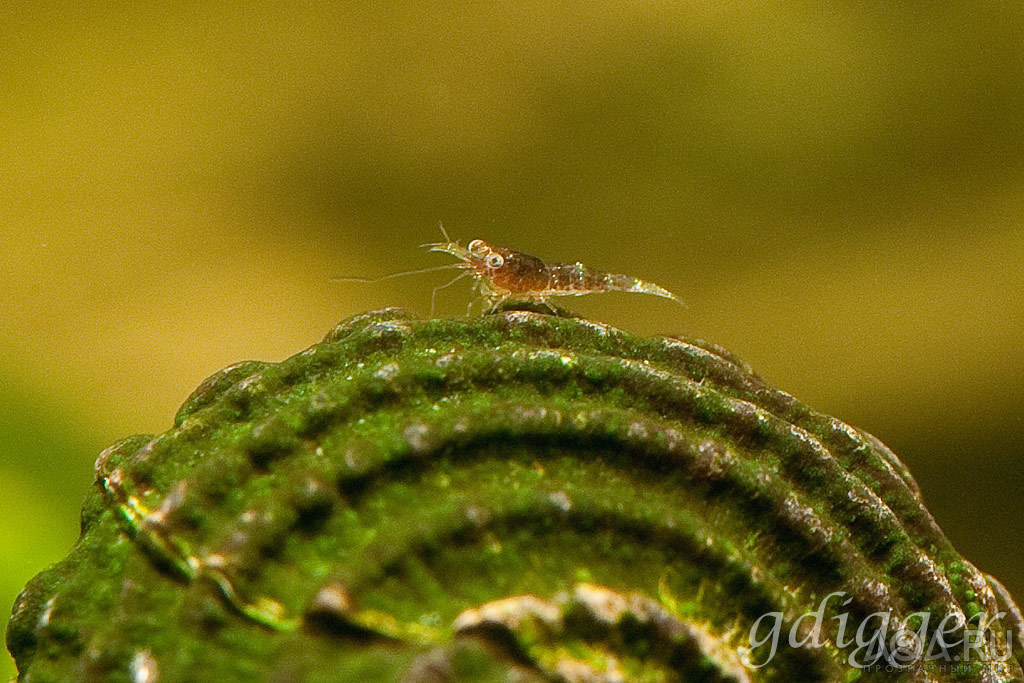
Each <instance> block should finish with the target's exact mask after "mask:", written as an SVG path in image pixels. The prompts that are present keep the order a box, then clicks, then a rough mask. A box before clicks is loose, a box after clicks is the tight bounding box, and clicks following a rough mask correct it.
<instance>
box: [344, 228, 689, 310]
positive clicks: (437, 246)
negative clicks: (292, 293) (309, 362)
mask: <svg viewBox="0 0 1024 683" xmlns="http://www.w3.org/2000/svg"><path fill="white" fill-rule="evenodd" d="M441 233H442V234H443V235H444V238H445V241H444V242H435V243H431V244H424V245H422V246H424V247H428V248H429V249H430V251H439V252H443V253H445V254H451V255H452V256H454V257H455V258H457V259H459V263H451V264H447V265H442V266H434V267H431V268H420V269H418V270H410V271H405V272H401V273H392V274H391V275H385V276H384V277H381V278H377V279H376V280H365V279H361V278H339V280H341V281H348V282H378V281H380V280H387V279H390V278H394V277H402V276H405V275H412V274H415V273H426V272H432V271H437V270H449V269H456V270H461V271H463V272H461V273H459V275H457V276H456V277H455V278H454V279H452V280H450V281H449V282H447V283H445V284H443V285H440V286H438V287H435V288H434V290H433V292H431V295H430V312H431V315H433V312H434V299H435V297H436V296H437V292H438V291H440V290H442V289H444V288H445V287H448V286H450V285H453V284H455V283H456V282H458V281H459V280H461V279H462V278H464V277H467V276H472V278H473V279H474V280H475V281H476V286H477V289H478V290H479V291H480V293H481V295H482V296H483V297H484V299H485V300H486V301H487V303H488V304H489V306H488V309H487V310H488V312H493V311H496V310H497V309H498V307H499V306H501V304H503V303H504V302H506V301H509V300H512V301H532V302H536V303H539V304H542V305H544V306H548V307H551V304H549V303H548V297H555V296H582V295H584V294H596V293H600V292H634V293H637V294H651V295H654V296H660V297H663V298H665V299H671V300H672V301H675V302H676V303H678V304H680V305H684V304H683V302H682V301H680V300H679V298H678V297H677V296H676V295H675V294H673V293H672V292H670V291H668V290H667V289H665V288H664V287H660V286H658V285H656V284H654V283H653V282H647V281H646V280H641V279H639V278H635V277H630V276H628V275H619V274H616V273H606V272H604V271H601V270H597V269H595V268H591V267H589V266H585V265H583V264H582V263H552V264H547V263H545V262H544V261H542V260H540V259H539V258H537V257H536V256H531V255H530V254H526V253H523V252H521V251H515V250H513V249H507V248H505V247H496V246H492V245H490V244H488V243H487V242H484V241H483V240H479V239H476V240H473V241H472V242H470V243H469V245H468V246H465V247H464V246H462V245H461V244H459V243H458V242H455V241H453V240H452V239H451V238H450V237H448V233H447V232H446V231H445V229H444V226H441ZM551 308H552V310H553V307H551Z"/></svg>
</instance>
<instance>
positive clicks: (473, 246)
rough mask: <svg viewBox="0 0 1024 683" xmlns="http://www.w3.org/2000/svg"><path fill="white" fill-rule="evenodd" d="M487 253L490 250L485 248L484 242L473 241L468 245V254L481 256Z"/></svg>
mask: <svg viewBox="0 0 1024 683" xmlns="http://www.w3.org/2000/svg"><path fill="white" fill-rule="evenodd" d="M488 251H490V248H489V247H488V246H487V243H486V242H484V241H483V240H473V241H472V242H470V243H469V252H470V253H471V254H476V255H477V256H483V255H484V254H486V253H487V252H488Z"/></svg>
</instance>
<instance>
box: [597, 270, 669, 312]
mask: <svg viewBox="0 0 1024 683" xmlns="http://www.w3.org/2000/svg"><path fill="white" fill-rule="evenodd" d="M604 288H605V289H607V290H610V291H615V292H632V293H635V294H653V295H654V296H660V297H663V298H665V299H671V300H672V301H675V302H676V303H678V304H679V305H681V306H685V305H686V304H684V303H683V302H682V301H680V300H679V297H677V296H676V295H675V294H673V293H672V292H670V291H668V290H667V289H665V288H664V287H661V286H659V285H656V284H654V283H653V282H647V281H646V280H641V279H639V278H635V277H629V276H628V275H617V274H614V273H609V274H607V275H605V276H604Z"/></svg>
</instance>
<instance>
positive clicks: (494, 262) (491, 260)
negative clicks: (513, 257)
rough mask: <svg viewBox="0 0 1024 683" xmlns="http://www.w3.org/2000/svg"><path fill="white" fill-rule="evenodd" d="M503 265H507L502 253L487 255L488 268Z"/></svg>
mask: <svg viewBox="0 0 1024 683" xmlns="http://www.w3.org/2000/svg"><path fill="white" fill-rule="evenodd" d="M503 265H505V259H504V258H502V256H501V254H491V255H490V256H488V257H487V267H488V268H501V267H502V266H503Z"/></svg>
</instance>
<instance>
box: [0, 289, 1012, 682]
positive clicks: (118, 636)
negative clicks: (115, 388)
mask: <svg viewBox="0 0 1024 683" xmlns="http://www.w3.org/2000/svg"><path fill="white" fill-rule="evenodd" d="M515 308H516V307H514V306H507V307H506V310H502V311H500V312H498V313H495V314H492V315H486V316H481V317H476V318H461V319H432V320H417V319H413V318H411V317H410V316H408V315H407V314H405V313H403V312H402V311H399V310H397V309H387V310H384V311H378V312H373V313H369V314H365V315H361V316H356V317H354V318H351V319H349V320H346V321H344V322H343V323H342V324H340V325H339V326H338V327H337V328H336V329H334V330H332V331H331V332H330V333H329V334H328V335H327V336H326V337H325V338H324V340H323V341H322V342H320V343H318V344H315V345H314V346H312V347H310V348H308V349H306V350H305V351H303V352H301V353H299V354H297V355H295V356H293V357H291V358H289V359H287V360H285V361H283V362H281V363H263V362H257V361H251V362H244V363H239V364H236V365H234V366H232V367H229V368H227V369H225V370H223V371H221V372H220V373H218V374H216V375H214V376H213V377H211V378H210V379H208V380H207V381H206V382H204V383H203V384H202V386H200V387H199V388H198V389H197V390H196V391H195V392H194V393H193V395H192V396H191V397H190V398H189V399H188V401H187V402H186V403H185V404H184V405H183V406H182V407H181V409H180V411H179V413H178V415H177V416H176V419H175V422H174V427H173V428H172V429H171V430H169V431H167V432H165V433H163V434H159V435H156V436H152V435H139V436H133V437H129V438H127V439H124V440H123V441H121V442H119V443H117V444H115V445H114V446H111V447H110V448H109V449H107V450H106V451H105V452H104V453H103V454H102V455H101V456H100V457H99V459H98V460H97V463H96V481H95V486H94V488H93V490H92V492H91V494H90V495H89V497H88V499H87V500H86V503H85V506H84V508H83V511H82V534H81V537H80V539H79V542H78V544H77V545H76V546H75V548H74V549H73V550H72V551H71V553H70V554H69V555H68V557H67V558H66V559H65V560H63V561H62V562H61V563H59V564H58V565H56V566H54V567H53V568H51V569H49V570H47V571H45V572H43V573H42V574H40V575H39V576H37V577H36V578H35V579H33V580H32V581H31V582H30V584H29V585H28V587H27V588H26V589H25V591H24V592H23V593H22V595H21V596H20V598H19V599H18V601H17V603H16V605H15V608H14V616H13V619H12V621H11V623H10V625H9V627H8V633H7V643H8V647H9V649H10V650H11V652H12V653H13V654H14V656H15V658H16V660H17V663H18V667H19V671H20V672H21V677H22V679H23V680H26V681H63V680H76V679H90V680H126V681H129V680H130V681H153V680H197V679H199V678H201V679H204V680H254V679H255V680H310V681H326V680H339V681H345V680H351V681H360V680H381V681H388V680H395V681H397V680H508V679H509V678H508V677H509V676H512V677H513V678H515V677H518V678H517V680H566V681H575V680H608V681H612V680H644V681H662V680H664V681H669V680H700V681H705V680H706V681H715V680H723V681H725V680H732V681H745V680H751V681H759V680H764V681H795V680H800V681H813V680H823V681H826V680H827V681H851V680H913V681H932V680H935V681H939V680H985V681H1012V680H1019V679H1020V678H1021V677H1022V672H1021V665H1020V661H1021V659H1022V657H1024V650H1022V649H1021V640H1020V638H1019V635H1020V630H1021V626H1022V625H1021V622H1020V611H1019V610H1018V609H1017V608H1016V606H1015V605H1014V604H1013V601H1012V598H1011V597H1010V596H1009V595H1008V594H1007V592H1006V591H1005V590H1004V589H1002V587H1001V586H1000V585H999V584H998V582H996V581H995V580H994V579H991V577H987V576H986V575H984V574H982V573H981V572H979V571H978V570H977V569H975V568H974V566H973V565H972V564H971V563H970V562H969V561H967V560H966V559H965V558H963V557H961V556H960V555H959V554H958V553H957V552H956V550H955V549H954V548H953V547H952V546H951V545H950V543H949V541H948V540H947V539H946V537H945V536H944V535H943V534H942V532H941V530H940V529H939V528H938V527H937V525H936V524H935V522H934V520H933V519H932V517H931V515H930V514H929V513H928V511H927V510H926V509H925V507H924V505H923V503H922V500H921V497H920V493H919V491H918V488H917V486H916V484H915V483H914V480H913V478H912V477H911V475H910V473H909V472H908V471H907V470H906V468H905V467H904V466H903V465H902V464H901V463H900V461H899V460H898V459H897V458H896V456H895V455H893V454H892V452H890V451H889V450H888V449H887V448H886V447H885V446H884V445H883V444H881V443H880V442H879V441H877V440H876V439H874V438H873V437H871V436H870V435H868V434H866V433H864V432H861V431H859V430H857V429H855V428H853V427H850V426H848V425H846V424H844V423H842V422H840V421H839V420H837V419H835V418H832V417H829V416H826V415H823V414H820V413H817V412H815V411H813V410H812V409H810V408H809V407H807V406H805V405H803V404H802V403H800V402H799V401H797V400H796V399H794V398H793V397H792V396H790V395H788V394H786V393H784V392H782V391H779V390H777V389H774V388H772V387H770V386H768V385H767V384H765V383H764V382H763V381H762V380H761V379H759V378H758V377H757V376H756V375H755V374H753V373H752V372H751V370H750V369H749V368H748V367H747V366H746V365H745V364H744V363H743V362H742V361H740V360H739V359H737V358H735V357H733V356H731V355H730V354H729V353H727V352H725V351H724V350H722V349H720V348H718V347H716V346H714V345H712V344H708V343H705V342H701V341H697V340H687V339H681V338H640V337H636V336H632V335H630V334H627V333H625V332H622V331H619V330H616V329H614V328H611V327H609V326H606V325H603V324H599V323H594V322H589V321H586V320H581V319H577V318H573V317H571V316H568V315H567V314H565V313H564V312H562V311H557V312H558V313H559V315H546V314H544V313H543V312H540V311H539V310H514V309H515ZM835 594H838V595H839V596H840V599H839V600H833V601H832V602H827V600H826V604H825V607H824V608H823V612H822V614H823V616H824V617H826V619H825V620H824V621H823V622H822V625H821V626H820V627H819V628H818V629H817V630H814V631H813V632H809V631H808V630H807V625H808V623H809V620H807V619H803V620H801V615H806V614H809V613H813V612H814V611H815V610H817V609H819V606H821V605H822V604H823V603H822V601H823V599H827V597H828V596H830V595H835ZM841 601H843V602H841ZM874 613H886V614H890V615H893V617H894V619H897V620H908V623H910V624H911V625H912V626H913V627H914V628H917V627H919V626H921V620H922V617H923V618H924V619H925V620H929V619H930V621H928V622H927V623H926V624H925V625H924V626H923V627H921V628H920V631H919V632H920V633H921V634H922V635H924V636H931V635H933V634H934V632H935V629H936V626H935V625H936V624H938V623H940V622H941V620H943V619H947V618H949V619H953V620H954V622H956V620H959V622H956V623H961V622H966V621H968V620H973V623H975V624H977V623H979V622H984V623H990V620H991V619H992V618H994V617H995V616H996V615H997V614H999V613H1002V618H1001V621H998V622H996V625H995V626H993V627H992V628H990V629H989V630H988V631H987V633H988V634H989V635H991V636H992V637H991V639H990V640H988V641H986V643H985V644H984V645H982V646H980V649H979V650H977V651H976V652H974V653H973V654H974V656H972V657H970V658H969V659H968V660H965V661H964V662H963V663H960V662H959V660H957V664H956V666H953V665H952V663H953V662H952V659H949V660H946V659H942V658H938V659H935V660H933V661H931V662H915V664H914V665H912V666H909V667H907V668H905V669H901V670H893V669H892V668H891V667H890V668H888V669H886V668H885V667H884V666H882V667H879V668H865V667H863V666H860V665H858V664H857V663H856V661H862V660H855V659H851V657H852V656H853V655H854V653H855V652H856V651H857V648H858V644H857V643H852V644H851V643H850V642H848V641H844V639H843V637H842V636H843V633H842V631H841V629H840V626H839V624H840V623H842V622H841V619H840V617H841V616H843V615H846V617H847V618H848V620H849V621H850V622H851V624H852V626H851V627H850V628H851V629H856V624H857V623H862V622H863V620H864V619H865V617H867V616H868V615H871V614H874ZM766 614H778V615H779V617H778V619H779V623H780V626H781V627H784V628H785V629H786V631H784V636H783V638H785V633H787V632H788V629H790V628H791V627H793V626H794V625H796V626H797V630H796V632H798V633H799V634H800V635H801V637H811V636H814V639H815V640H817V641H818V644H819V647H814V648H811V647H799V648H791V647H786V646H783V647H779V648H778V649H777V651H772V650H771V648H770V646H769V645H768V644H762V645H760V646H757V647H754V646H752V645H753V644H752V643H751V640H750V637H749V636H750V633H751V628H752V626H754V625H755V624H756V623H758V620H759V619H761V618H762V617H763V616H764V615H766ZM915 614H916V615H917V616H916V617H911V615H915ZM915 620H916V621H915ZM762 621H763V620H762ZM801 623H802V624H803V625H802V626H801ZM1015 629H1016V631H1015ZM962 630H963V628H962V623H961V626H960V627H958V628H955V629H952V630H951V631H950V635H951V636H956V635H957V634H960V633H961V632H962ZM1007 633H1010V634H1014V633H1015V634H1016V635H1014V636H1013V637H1011V640H1012V641H1013V642H1010V643H1008V642H1007V640H1006V634H1007ZM958 652H959V651H958ZM950 656H952V655H950ZM851 661H854V662H855V663H851ZM884 663H885V662H884V661H883V665H884ZM752 665H754V666H752Z"/></svg>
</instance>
